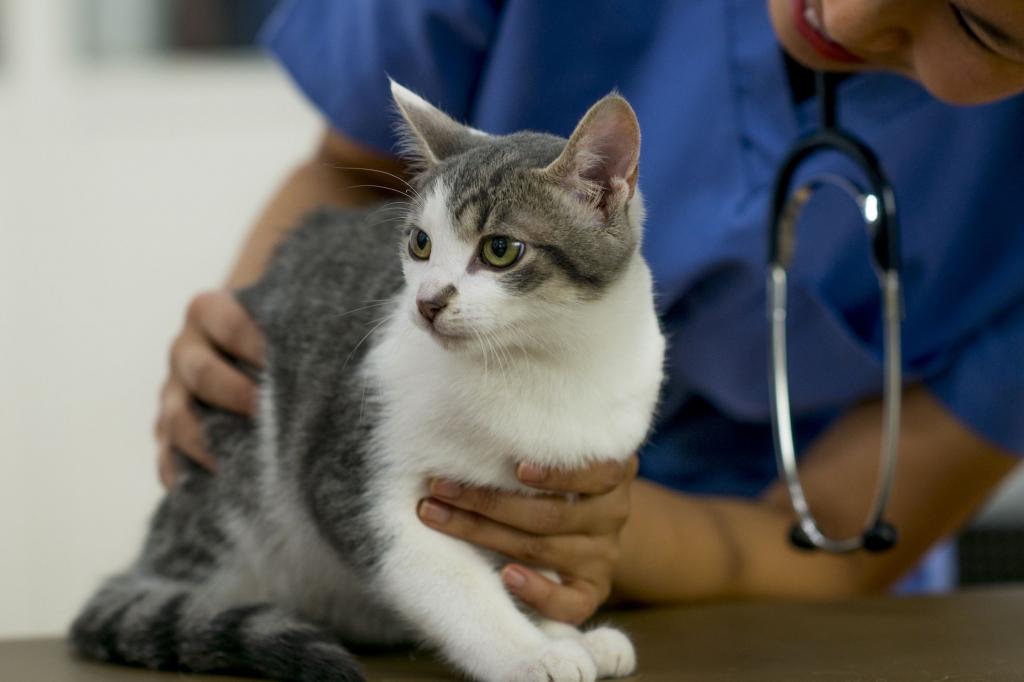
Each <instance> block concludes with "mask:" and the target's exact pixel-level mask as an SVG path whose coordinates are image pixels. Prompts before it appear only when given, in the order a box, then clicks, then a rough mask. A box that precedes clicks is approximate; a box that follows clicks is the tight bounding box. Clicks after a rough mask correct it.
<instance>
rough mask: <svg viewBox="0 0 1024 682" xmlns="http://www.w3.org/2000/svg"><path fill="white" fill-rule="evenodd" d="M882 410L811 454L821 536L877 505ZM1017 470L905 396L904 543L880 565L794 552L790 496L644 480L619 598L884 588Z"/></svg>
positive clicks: (939, 413)
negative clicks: (687, 488) (742, 494)
mask: <svg viewBox="0 0 1024 682" xmlns="http://www.w3.org/2000/svg"><path fill="white" fill-rule="evenodd" d="M880 412H881V405H880V403H879V402H877V401H875V402H872V403H868V404H865V405H862V406H859V407H857V408H854V409H853V410H851V411H850V412H849V413H848V414H847V415H845V416H844V417H842V418H841V419H839V420H838V421H837V422H836V424H835V425H833V426H832V427H831V428H830V429H829V430H828V431H827V432H826V433H825V434H824V435H823V436H822V437H821V438H820V439H819V440H818V442H816V443H815V444H814V446H813V447H812V448H811V450H810V452H808V454H807V456H806V457H805V458H804V459H803V461H802V462H801V477H802V480H803V483H804V487H805V491H806V493H807V496H808V499H809V501H810V504H811V507H812V509H814V511H815V512H816V513H817V514H818V516H819V521H820V522H821V524H822V526H823V528H824V530H825V531H826V532H828V533H831V534H836V535H840V536H844V535H850V534H853V533H856V532H859V531H860V530H861V528H862V526H863V524H864V521H865V518H866V516H867V513H868V509H869V506H870V504H871V501H872V496H873V494H874V486H875V477H876V474H877V465H878V447H879V445H878V444H879V443H880V441H881V433H880V426H881V418H880ZM1015 464H1016V461H1015V460H1014V459H1013V458H1011V457H1009V456H1007V455H1006V454H1005V453H1002V452H1000V451H998V450H997V449H996V448H994V447H993V446H991V445H990V444H988V443H985V442H984V441H982V440H981V439H979V438H978V437H977V436H976V435H974V434H973V433H970V432H969V431H968V430H966V429H965V428H964V427H963V426H962V425H960V424H959V423H958V422H957V421H956V420H955V419H954V418H953V417H952V416H951V415H949V413H948V412H946V410H945V408H944V407H942V406H941V405H940V404H939V403H938V402H937V401H935V400H934V399H933V398H932V397H931V396H930V395H929V394H928V393H927V392H926V391H925V390H924V389H921V388H912V389H908V390H907V391H906V393H905V397H904V414H903V432H902V437H901V440H900V461H899V464H898V467H897V471H896V480H895V486H894V492H893V497H892V500H891V504H890V505H889V509H888V511H887V517H888V519H889V520H891V521H892V522H894V523H895V524H896V526H897V528H898V529H899V532H900V534H901V535H900V542H899V543H898V544H897V546H896V548H894V549H893V550H891V551H889V552H886V553H883V554H870V553H866V552H856V553H853V554H846V555H830V554H826V553H823V552H805V551H802V550H797V549H794V548H793V547H792V546H791V545H790V544H789V542H788V540H787V537H788V533H789V528H790V525H791V524H792V518H793V517H792V512H791V511H790V509H789V504H788V497H787V495H786V492H785V489H784V488H783V486H781V485H778V484H776V485H774V486H772V487H771V488H769V490H768V491H767V492H766V493H765V494H764V495H763V496H761V497H760V498H757V499H735V498H724V497H698V496H692V495H684V494H681V493H677V492H675V491H671V490H668V489H665V488H662V487H659V486H657V485H655V484H652V483H648V482H644V481H639V482H637V484H636V485H635V486H634V489H633V498H632V513H631V515H630V519H629V522H628V523H627V524H626V526H625V528H624V530H623V536H622V557H623V558H622V560H621V561H620V563H619V565H618V569H617V573H616V593H617V594H618V595H619V596H620V597H621V598H623V599H627V600H634V601H641V602H646V603H665V602H676V601H686V600H693V599H709V598H723V597H797V598H833V597H840V596H846V595H850V594H863V593H869V592H877V591H881V590H884V589H886V588H887V587H888V586H889V585H891V584H892V583H893V582H894V581H895V580H897V579H898V578H899V577H900V576H902V575H903V574H904V573H905V572H906V571H907V570H909V569H910V568H912V567H913V566H914V564H915V563H916V562H917V561H918V560H919V559H920V557H921V556H922V555H923V554H924V553H925V552H926V551H927V549H928V548H929V547H930V546H931V545H932V544H933V543H935V542H936V541H938V540H940V539H942V538H943V537H946V536H947V535H949V534H950V533H952V532H954V531H955V530H956V529H957V528H959V527H960V526H962V525H963V524H964V523H965V522H966V521H967V520H968V519H969V518H970V516H971V515H972V514H973V513H974V512H975V511H976V510H977V508H978V507H979V506H980V505H981V504H982V503H983V502H984V500H985V499H986V497H987V496H988V495H989V493H990V492H991V491H992V490H993V489H994V487H995V486H996V485H997V484H998V483H999V481H1001V480H1002V479H1003V478H1004V477H1005V476H1006V474H1007V473H1009V472H1010V471H1011V470H1012V469H1013V467H1014V466H1015Z"/></svg>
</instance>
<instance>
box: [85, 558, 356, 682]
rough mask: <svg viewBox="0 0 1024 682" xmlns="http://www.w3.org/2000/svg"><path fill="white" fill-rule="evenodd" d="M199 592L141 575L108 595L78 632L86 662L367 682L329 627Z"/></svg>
mask: <svg viewBox="0 0 1024 682" xmlns="http://www.w3.org/2000/svg"><path fill="white" fill-rule="evenodd" d="M204 601H205V600H203V599H201V598H199V597H197V595H196V592H195V591H194V587H193V586H190V585H188V584H183V583H178V582H174V581H170V580H166V579H163V578H151V577H145V576H140V575H137V574H133V573H128V574H122V575H119V576H116V577H114V578H112V579H110V580H109V581H107V583H106V584H104V585H103V587H102V588H101V589H100V591H99V592H97V593H96V594H95V595H94V596H93V598H92V599H91V600H90V601H89V603H88V604H87V605H86V607H85V609H84V610H83V611H82V613H81V614H80V615H79V616H78V618H76V619H75V622H74V624H73V625H72V626H71V643H72V645H73V646H74V648H75V650H76V651H77V652H78V653H79V654H81V655H82V656H86V657H88V658H93V659H96V660H99V661H107V662H110V663H121V664H125V665H137V666H145V667H147V668H155V669H157V670H179V671H184V672H199V673H223V674H235V675H247V676H258V677H269V678H272V679H276V680H288V681H295V682H321V681H324V682H326V681H327V680H331V681H334V682H337V681H341V682H357V681H358V682H362V680H364V679H365V678H364V676H363V674H362V672H361V670H360V668H359V665H358V664H357V663H356V661H355V659H354V658H353V657H352V655H351V654H350V653H349V652H348V651H347V650H346V649H345V647H343V646H342V645H341V644H340V643H339V642H338V641H337V639H335V638H333V637H332V636H331V635H330V634H329V633H327V632H325V631H324V630H322V629H321V628H319V627H317V626H315V625H313V624H311V623H308V622H306V621H303V620H300V619H298V618H296V617H294V616H292V615H290V614H288V613H287V612H285V611H283V610H281V609H279V608H277V607H275V606H272V605H270V604H253V605H249V606H235V607H232V608H227V609H220V610H215V609H211V608H210V607H209V605H208V604H206V603H204Z"/></svg>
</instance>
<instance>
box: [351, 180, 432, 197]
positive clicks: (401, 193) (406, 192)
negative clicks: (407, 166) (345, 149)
mask: <svg viewBox="0 0 1024 682" xmlns="http://www.w3.org/2000/svg"><path fill="white" fill-rule="evenodd" d="M364 188H373V189H383V190H386V191H388V192H394V193H395V194H397V195H398V196H401V197H405V198H406V199H415V198H416V195H415V194H410V193H409V190H404V191H403V190H400V189H395V188H394V187H388V186H387V185H374V184H373V183H369V182H368V183H365V184H362V185H347V186H345V187H342V190H349V189H364Z"/></svg>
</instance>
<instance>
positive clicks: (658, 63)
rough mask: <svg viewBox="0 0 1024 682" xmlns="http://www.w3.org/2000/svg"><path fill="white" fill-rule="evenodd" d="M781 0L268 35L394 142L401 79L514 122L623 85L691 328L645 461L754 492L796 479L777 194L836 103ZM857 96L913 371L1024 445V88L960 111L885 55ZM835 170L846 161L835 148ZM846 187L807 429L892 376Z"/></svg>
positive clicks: (817, 246)
mask: <svg viewBox="0 0 1024 682" xmlns="http://www.w3.org/2000/svg"><path fill="white" fill-rule="evenodd" d="M766 4H767V3H766V2H765V0H730V1H728V2H724V1H723V0H702V1H701V0H689V1H687V2H679V1H678V0H661V1H658V0H645V1H644V2H632V1H629V0H621V1H615V0H586V1H583V2H571V1H568V0H559V1H558V2H548V1H541V0H534V1H529V0H508V1H506V2H501V1H499V0H421V1H419V2H409V1H408V0H348V1H347V2H334V1H332V0H320V1H316V0H309V1H302V0H298V1H293V2H286V3H285V4H283V5H282V6H281V7H280V8H279V10H278V11H277V12H276V14H275V15H274V16H273V17H272V19H271V20H270V22H269V23H268V25H267V26H266V27H265V30H264V42H265V43H266V44H267V46H268V47H269V48H270V49H271V50H272V51H273V52H274V53H275V54H276V55H277V57H278V58H279V59H280V61H281V62H282V63H283V64H284V66H285V68H287V69H288V71H289V72H290V73H291V75H292V76H293V77H294V79H295V80H296V82H297V83H298V84H299V86H300V87H301V88H302V90H303V91H304V92H305V93H306V95H307V96H308V97H309V98H310V99H311V100H312V101H313V102H314V103H315V104H316V106H317V107H319V109H320V110H321V111H322V112H323V114H324V116H325V117H326V118H327V119H328V120H329V122H330V124H331V125H332V126H333V127H335V128H336V129H337V130H339V131H341V132H343V133H344V134H346V135H348V136H350V137H351V138H354V139H356V140H358V141H361V142H363V143H364V144H367V145H369V146H371V147H375V148H377V149H380V150H383V151H388V152H390V151H392V150H393V149H394V148H395V139H394V135H393V126H394V117H393V116H391V115H388V112H390V111H391V105H390V101H389V94H388V86H387V79H386V78H385V74H388V75H390V76H392V77H393V78H395V79H396V80H397V81H399V82H401V83H403V84H404V85H406V86H408V87H410V88H411V89H413V90H414V91H416V92H418V93H420V94H421V95H423V96H424V97H425V98H426V99H428V100H430V101H432V102H433V103H435V104H437V105H438V106H440V107H441V108H443V109H444V110H445V111H447V112H448V113H449V114H451V115H453V116H454V117H455V118H457V119H460V120H463V121H466V122H468V123H469V124H471V125H473V126H475V127H477V128H480V129H483V130H486V131H489V132H492V133H499V134H500V133H508V132H512V131H516V130H522V129H534V130H544V131H550V132H554V133H557V134H560V135H568V134H569V133H570V132H571V131H572V129H573V127H574V125H575V124H576V122H577V121H578V120H579V118H580V117H581V115H582V114H583V113H584V112H585V111H586V109H587V108H588V107H589V106H590V105H591V104H592V103H593V102H595V101H596V100H597V99H599V98H600V97H601V96H603V95H604V94H606V93H608V92H609V91H610V90H611V89H612V88H617V89H618V90H619V91H620V92H622V94H623V95H625V96H626V97H627V98H628V99H629V101H630V102H631V103H632V104H633V106H634V108H635V109H636V112H637V115H638V117H639V119H640V126H641V129H642V131H643V147H642V152H641V156H640V159H641V164H640V187H641V189H642V191H643V193H644V196H645V198H646V200H647V205H648V219H647V231H646V237H645V242H644V254H645V256H646V257H647V260H648V262H649V263H650V265H651V268H652V270H653V272H654V277H655V280H656V286H657V289H658V292H659V301H660V306H661V308H662V313H663V317H664V321H665V326H666V329H667V331H668V334H669V340H670V352H669V353H670V354H669V364H668V371H669V376H670V380H669V382H668V387H667V389H666V395H665V399H664V403H663V407H662V409H661V418H660V423H659V425H658V428H657V430H656V432H655V434H654V437H653V439H652V441H651V442H650V444H649V445H648V446H647V447H646V449H645V451H644V453H643V455H642V457H641V462H642V464H641V471H642V473H643V474H644V475H646V476H647V477H649V478H652V479H655V480H658V481H660V482H662V483H664V484H667V485H670V486H674V487H676V488H678V489H681V490H687V491H695V492H706V493H717V494H741V495H754V494H756V493H757V492H759V491H761V490H762V489H763V488H764V487H765V486H766V485H768V484H769V483H770V482H771V481H772V480H773V479H774V477H775V469H774V459H773V454H772V444H771V432H770V426H769V399H768V385H767V372H768V367H767V350H766V349H767V337H766V319H765V312H764V306H765V287H764V273H765V261H766V254H767V239H766V234H767V220H768V198H769V190H770V185H771V182H772V178H773V174H774V172H775V170H776V166H777V164H778V162H779V160H780V158H781V157H782V156H783V154H784V153H785V152H786V150H787V148H788V147H789V146H790V145H791V144H792V142H793V140H794V139H795V138H796V137H797V136H798V135H800V134H801V133H804V132H806V131H808V130H809V129H811V128H813V126H814V122H815V102H813V101H809V102H805V103H796V102H794V99H793V97H792V95H791V90H790V87H789V84H788V81H787V76H786V69H785V66H784V60H783V55H782V52H781V50H780V47H779V45H778V43H777V41H776V39H775V36H774V34H773V32H772V29H771V26H770V23H769V18H768V14H767V8H766ZM838 96H839V110H838V111H839V117H840V121H841V122H842V123H843V125H844V126H845V127H847V128H848V129H850V130H851V131H854V132H855V133H856V134H857V135H858V136H859V137H861V138H862V139H864V140H865V141H866V142H867V143H868V144H869V145H870V146H871V147H873V148H874V149H875V150H877V152H878V154H879V156H880V158H881V160H882V162H883V164H884V166H885V167H886V169H887V170H888V173H889V175H890V177H891V179H892V182H893V184H894V186H895V188H896V194H897V200H898V202H899V206H900V209H901V211H902V215H901V219H902V226H903V237H902V243H903V253H904V263H905V268H904V288H905V299H904V300H905V307H906V318H905V322H904V362H905V372H906V377H907V381H908V382H925V383H926V384H927V385H928V387H929V388H930V389H931V391H932V392H933V393H934V395H936V396H937V397H938V398H939V399H940V400H941V401H942V402H943V403H944V404H945V405H946V406H948V408H949V409H950V410H952V412H953V413H955V414H956V415H957V416H958V417H959V419H960V420H961V421H962V422H963V423H964V424H966V425H967V426H968V427H970V428H971V429H973V430H974V431H976V432H977V433H979V434H981V435H982V436H984V437H985V438H987V439H989V440H990V441H992V442H994V443H996V444H998V445H999V446H1001V447H1003V448H1005V449H1006V450H1008V451H1010V452H1014V453H1019V454H1024V210H1022V196H1024V97H1015V98H1012V99H1009V100H1006V101H1003V102H1001V103H997V104H992V105H987V106H982V107H974V108H957V107H952V106H947V105H943V104H941V103H939V102H936V101H935V100H933V99H932V98H931V97H929V96H928V95H927V93H925V92H924V91H923V90H922V89H921V88H920V87H918V86H917V85H915V84H913V83H911V82H908V81H906V80H904V79H902V78H899V77H896V76H892V75H883V74H862V75H856V76H853V77H850V78H848V79H846V80H845V81H844V82H843V83H842V84H841V85H840V87H839V94H838ZM817 166H818V167H819V168H832V169H834V170H842V168H841V167H840V166H841V164H840V162H838V161H837V160H835V159H828V158H826V159H822V160H820V161H819V162H818V163H817ZM846 202H847V200H846V199H844V198H842V197H841V196H839V195H838V194H836V195H832V196H827V195H822V196H816V197H815V199H813V200H812V202H811V204H810V205H809V206H808V209H807V211H806V212H805V216H806V219H805V220H803V221H802V224H801V227H800V231H799V235H798V249H797V259H796V263H795V265H794V269H793V272H792V274H791V278H790V281H791V289H790V310H789V319H790V323H789V324H790V326H789V330H790V344H791V345H790V354H791V362H792V367H791V369H790V372H791V385H792V388H791V390H792V398H793V408H794V414H795V415H796V417H797V433H798V440H799V441H800V443H801V444H802V445H806V443H808V442H809V441H810V440H811V439H813V438H814V436H815V435H817V434H818V433H819V432H820V431H821V429H822V428H824V427H825V426H826V425H827V424H828V423H829V421H830V420H831V419H832V418H834V416H836V415H837V414H838V413H840V412H841V411H842V410H843V409H844V408H846V407H847V406H849V405H851V404H853V403H855V402H857V401H859V400H861V399H864V398H867V397H871V396H877V395H878V394H879V393H880V390H881V381H882V370H881V362H880V360H881V354H882V348H881V346H882V334H881V332H882V328H881V321H880V317H879V315H880V300H879V292H878V281H877V278H876V275H875V272H874V270H873V269H872V266H871V264H870V261H869V250H868V240H867V238H866V236H865V234H864V229H863V226H862V224H861V223H860V221H859V218H858V216H857V214H856V212H855V210H853V208H852V207H851V206H850V205H848V204H847V203H846ZM871 454H872V456H874V453H871ZM865 494H869V491H865Z"/></svg>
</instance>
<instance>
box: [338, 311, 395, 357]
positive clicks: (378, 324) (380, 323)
mask: <svg viewBox="0 0 1024 682" xmlns="http://www.w3.org/2000/svg"><path fill="white" fill-rule="evenodd" d="M392 316H393V313H391V314H388V315H385V316H384V317H383V318H381V319H379V320H374V322H376V324H373V323H371V324H373V326H372V327H371V328H370V331H368V332H366V333H365V334H363V338H361V339H359V343H357V344H356V345H355V346H354V347H353V348H352V350H351V351H349V354H348V356H347V357H346V358H345V362H343V363H342V365H341V369H342V370H344V369H345V368H346V367H348V362H349V360H351V359H352V356H353V355H355V352H356V351H357V350H359V347H360V346H362V345H363V342H365V341H366V339H368V338H370V335H371V334H373V333H374V332H375V331H377V330H378V329H380V327H381V326H383V325H384V324H385V323H386V322H388V321H389V320H391V319H392Z"/></svg>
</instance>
